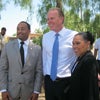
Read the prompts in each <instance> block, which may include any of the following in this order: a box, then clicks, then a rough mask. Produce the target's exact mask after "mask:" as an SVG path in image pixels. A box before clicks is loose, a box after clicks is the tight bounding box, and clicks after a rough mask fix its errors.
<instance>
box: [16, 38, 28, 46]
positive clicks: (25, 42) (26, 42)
mask: <svg viewBox="0 0 100 100" xmlns="http://www.w3.org/2000/svg"><path fill="white" fill-rule="evenodd" d="M20 42H21V40H20V39H18V43H19V44H20ZM24 44H25V45H27V46H28V44H29V39H27V40H26V41H24Z"/></svg>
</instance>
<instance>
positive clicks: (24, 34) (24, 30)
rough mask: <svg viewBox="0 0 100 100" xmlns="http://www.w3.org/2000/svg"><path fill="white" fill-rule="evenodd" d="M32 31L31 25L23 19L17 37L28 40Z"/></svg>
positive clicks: (18, 27)
mask: <svg viewBox="0 0 100 100" xmlns="http://www.w3.org/2000/svg"><path fill="white" fill-rule="evenodd" d="M30 31H31V28H30V25H29V24H28V23H27V22H25V21H21V22H20V23H19V24H18V26H17V38H19V39H20V40H22V41H25V40H27V39H28V37H29V34H30Z"/></svg>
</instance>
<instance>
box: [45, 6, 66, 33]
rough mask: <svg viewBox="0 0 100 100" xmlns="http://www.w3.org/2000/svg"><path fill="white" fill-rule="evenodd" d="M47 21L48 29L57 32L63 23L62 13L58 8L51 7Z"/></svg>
mask: <svg viewBox="0 0 100 100" xmlns="http://www.w3.org/2000/svg"><path fill="white" fill-rule="evenodd" d="M47 23H48V26H49V28H50V30H53V31H55V32H59V31H60V30H61V29H62V27H63V23H64V14H63V12H62V10H61V9H60V8H51V9H50V10H49V11H48V14H47Z"/></svg>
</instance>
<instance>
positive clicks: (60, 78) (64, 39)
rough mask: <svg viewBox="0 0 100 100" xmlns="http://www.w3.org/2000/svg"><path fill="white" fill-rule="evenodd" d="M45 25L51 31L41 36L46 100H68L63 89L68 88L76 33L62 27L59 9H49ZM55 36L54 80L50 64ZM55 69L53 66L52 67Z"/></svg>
mask: <svg viewBox="0 0 100 100" xmlns="http://www.w3.org/2000/svg"><path fill="white" fill-rule="evenodd" d="M47 23H48V26H49V28H50V30H51V31H49V32H48V33H46V34H44V36H43V72H44V76H45V78H44V84H45V97H46V100H68V92H67V93H65V92H64V89H65V87H66V86H69V81H70V76H71V65H72V63H73V62H74V61H75V59H76V56H75V54H74V51H73V49H72V40H73V37H74V35H75V34H76V33H77V32H76V31H72V30H69V29H66V28H65V27H64V26H63V23H64V14H63V12H62V11H61V9H59V8H51V9H50V10H49V12H48V14H47ZM55 34H59V36H58V39H59V54H58V63H57V76H56V79H55V80H52V79H51V77H50V74H51V64H52V49H53V44H54V40H55ZM54 67H55V66H54Z"/></svg>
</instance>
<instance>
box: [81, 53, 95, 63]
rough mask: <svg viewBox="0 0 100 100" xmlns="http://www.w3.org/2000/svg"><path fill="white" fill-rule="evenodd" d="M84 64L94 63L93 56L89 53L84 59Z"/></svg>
mask: <svg viewBox="0 0 100 100" xmlns="http://www.w3.org/2000/svg"><path fill="white" fill-rule="evenodd" d="M83 60H84V63H85V64H93V63H94V62H96V58H95V57H94V56H93V54H92V53H91V52H88V53H87V54H86V55H85V56H84V58H83Z"/></svg>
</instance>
